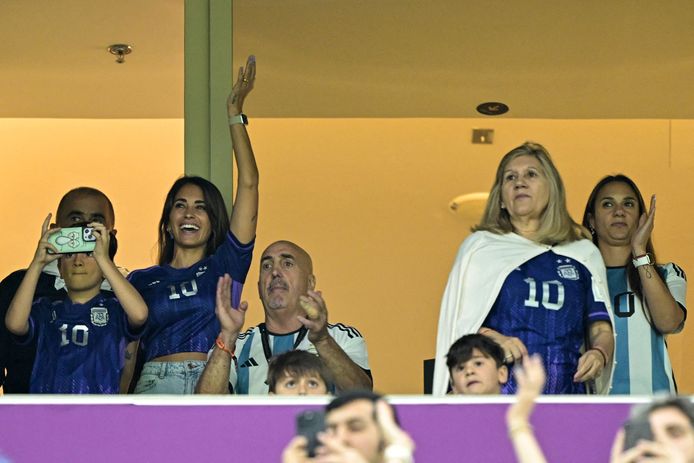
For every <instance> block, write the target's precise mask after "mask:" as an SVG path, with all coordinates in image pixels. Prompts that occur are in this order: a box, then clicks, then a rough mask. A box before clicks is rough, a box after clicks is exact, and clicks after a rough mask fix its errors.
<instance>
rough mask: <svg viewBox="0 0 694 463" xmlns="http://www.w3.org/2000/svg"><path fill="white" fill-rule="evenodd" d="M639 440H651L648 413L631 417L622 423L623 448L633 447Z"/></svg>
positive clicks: (651, 432) (651, 433) (651, 434)
mask: <svg viewBox="0 0 694 463" xmlns="http://www.w3.org/2000/svg"><path fill="white" fill-rule="evenodd" d="M640 440H650V441H652V440H653V431H652V430H651V423H649V422H648V415H645V416H639V417H635V418H632V419H631V420H629V421H627V422H626V423H625V424H624V450H628V449H630V448H632V447H635V446H636V444H638V443H639V441H640Z"/></svg>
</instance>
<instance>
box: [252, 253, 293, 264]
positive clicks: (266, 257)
mask: <svg viewBox="0 0 694 463" xmlns="http://www.w3.org/2000/svg"><path fill="white" fill-rule="evenodd" d="M280 257H281V258H282V259H291V260H296V257H294V256H293V255H292V254H286V253H283V254H280ZM272 259H273V257H272V256H271V255H267V256H263V257H261V258H260V262H265V261H266V260H272Z"/></svg>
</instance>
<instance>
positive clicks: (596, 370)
mask: <svg viewBox="0 0 694 463" xmlns="http://www.w3.org/2000/svg"><path fill="white" fill-rule="evenodd" d="M603 368H605V357H603V355H602V354H601V353H600V351H598V350H597V349H588V350H587V351H585V352H584V353H583V355H581V357H580V358H579V359H578V367H577V368H576V374H575V375H574V381H575V382H577V383H584V382H586V381H590V380H593V379H595V378H597V377H598V376H600V374H602V370H603Z"/></svg>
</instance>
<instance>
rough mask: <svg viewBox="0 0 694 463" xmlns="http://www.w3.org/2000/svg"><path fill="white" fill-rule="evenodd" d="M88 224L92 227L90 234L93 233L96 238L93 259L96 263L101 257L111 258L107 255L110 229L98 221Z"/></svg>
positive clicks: (101, 259) (100, 260)
mask: <svg viewBox="0 0 694 463" xmlns="http://www.w3.org/2000/svg"><path fill="white" fill-rule="evenodd" d="M88 226H89V227H92V228H93V229H94V230H93V231H92V235H94V238H95V240H96V241H95V243H94V259H96V261H97V263H99V262H103V259H108V260H111V258H110V256H109V255H108V248H109V245H110V244H111V233H110V230H107V229H106V226H105V225H104V224H102V223H99V222H92V223H90V224H88Z"/></svg>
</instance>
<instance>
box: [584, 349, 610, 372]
mask: <svg viewBox="0 0 694 463" xmlns="http://www.w3.org/2000/svg"><path fill="white" fill-rule="evenodd" d="M588 350H596V351H598V352H599V353H600V355H602V362H603V365H602V366H603V367H606V366H607V354H605V351H603V350H602V348H601V347H598V346H594V347H591V348H590V349H588Z"/></svg>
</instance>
